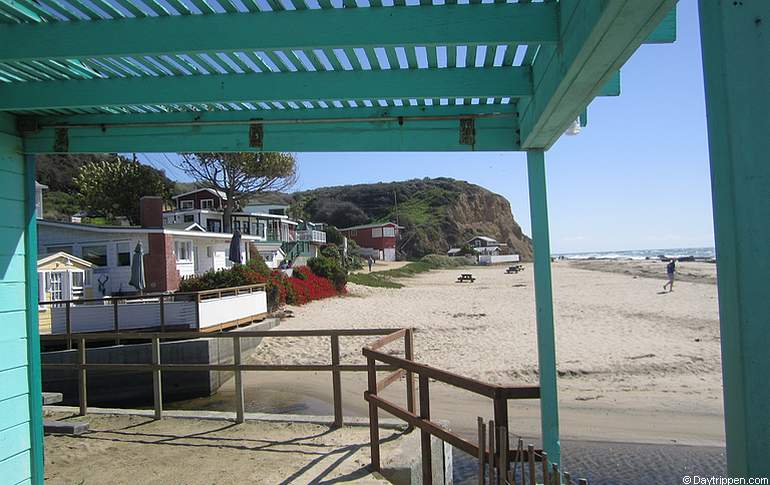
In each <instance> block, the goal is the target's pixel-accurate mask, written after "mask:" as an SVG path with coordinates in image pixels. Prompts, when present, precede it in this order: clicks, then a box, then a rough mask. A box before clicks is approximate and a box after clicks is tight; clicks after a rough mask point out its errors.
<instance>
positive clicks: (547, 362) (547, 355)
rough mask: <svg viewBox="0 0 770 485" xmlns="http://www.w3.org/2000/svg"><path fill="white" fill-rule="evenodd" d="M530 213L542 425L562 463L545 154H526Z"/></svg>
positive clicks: (552, 454) (549, 448) (552, 456)
mask: <svg viewBox="0 0 770 485" xmlns="http://www.w3.org/2000/svg"><path fill="white" fill-rule="evenodd" d="M527 173H528V175H529V213H530V219H531V221H532V243H533V246H534V262H535V265H534V266H535V306H536V314H537V358H538V366H539V372H540V426H541V432H542V435H543V449H544V450H545V451H546V452H548V459H549V460H551V462H553V463H559V462H560V458H561V456H560V453H561V444H560V443H559V396H558V393H557V389H556V343H555V338H554V331H553V295H552V292H551V248H550V244H549V236H548V202H547V198H546V190H545V153H544V152H542V151H530V152H527Z"/></svg>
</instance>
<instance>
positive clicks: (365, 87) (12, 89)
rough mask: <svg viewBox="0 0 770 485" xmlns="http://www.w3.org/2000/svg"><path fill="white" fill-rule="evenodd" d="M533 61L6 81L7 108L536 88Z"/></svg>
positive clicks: (0, 94) (483, 94) (495, 93)
mask: <svg viewBox="0 0 770 485" xmlns="http://www.w3.org/2000/svg"><path fill="white" fill-rule="evenodd" d="M531 94H532V82H531V77H530V69H529V67H528V66H521V67H490V68H475V69H392V70H376V71H375V70H371V71H328V72H282V73H258V74H255V73H252V74H239V75H225V74H221V75H209V76H164V77H142V78H136V77H134V78H118V79H91V80H79V81H43V82H25V83H21V82H19V83H0V111H31V110H43V109H62V108H91V107H101V106H130V105H136V106H140V105H152V104H187V103H190V104H199V103H238V102H244V103H257V102H270V101H303V100H328V99H369V100H379V99H386V100H388V99H410V98H418V99H421V98H474V97H478V98H487V97H492V98H494V97H513V98H518V97H521V96H529V95H531Z"/></svg>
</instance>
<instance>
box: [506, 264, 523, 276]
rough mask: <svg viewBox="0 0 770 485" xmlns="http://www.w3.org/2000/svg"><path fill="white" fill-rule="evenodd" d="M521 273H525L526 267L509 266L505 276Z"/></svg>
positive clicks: (518, 265)
mask: <svg viewBox="0 0 770 485" xmlns="http://www.w3.org/2000/svg"><path fill="white" fill-rule="evenodd" d="M519 271H524V266H522V265H520V264H517V265H515V266H508V269H506V270H505V274H516V273H518V272H519Z"/></svg>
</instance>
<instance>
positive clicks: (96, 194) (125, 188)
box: [74, 157, 174, 224]
mask: <svg viewBox="0 0 770 485" xmlns="http://www.w3.org/2000/svg"><path fill="white" fill-rule="evenodd" d="M74 182H75V186H76V187H77V190H78V192H79V197H80V200H81V201H82V204H83V206H84V207H86V208H88V209H90V210H92V211H95V212H98V213H101V214H103V215H104V216H106V217H108V218H111V219H113V218H115V217H117V216H125V217H127V218H128V220H129V221H130V222H131V223H132V224H138V223H139V199H140V198H142V197H144V196H146V195H154V196H159V197H162V198H163V199H164V200H169V199H170V198H171V193H172V190H173V188H174V184H173V182H171V181H170V180H169V179H167V178H166V176H165V174H164V173H163V172H162V171H160V170H156V169H154V168H152V167H149V166H147V165H142V164H141V163H138V162H133V161H130V160H126V159H125V158H122V157H116V158H115V159H113V160H102V161H96V162H90V163H87V164H85V165H83V166H82V167H80V170H79V171H78V174H77V175H76V176H75V179H74Z"/></svg>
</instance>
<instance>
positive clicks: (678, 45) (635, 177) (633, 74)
mask: <svg viewBox="0 0 770 485" xmlns="http://www.w3.org/2000/svg"><path fill="white" fill-rule="evenodd" d="M144 157H145V156H143V158H144ZM146 157H149V160H143V161H148V162H150V161H151V162H154V163H153V164H154V165H157V164H158V161H159V160H162V159H163V157H162V155H160V154H155V155H147V156H146ZM297 161H298V169H299V181H298V183H297V185H296V186H295V187H294V190H305V189H312V188H316V187H325V186H331V185H346V184H357V183H373V182H389V181H396V180H408V179H412V178H422V177H452V178H456V179H460V180H467V181H468V182H471V183H475V184H478V185H481V186H482V187H485V188H487V189H489V190H491V191H493V192H496V193H498V194H500V195H502V196H504V197H505V198H506V199H508V200H509V201H510V203H511V209H512V212H513V215H514V218H515V219H516V221H517V222H518V223H519V224H520V225H521V226H522V228H523V229H524V232H525V233H526V234H531V232H530V220H529V200H528V197H529V196H528V192H527V168H526V155H525V154H524V153H519V152H516V153H495V152H486V153H298V154H297ZM546 170H547V184H548V204H549V223H550V230H551V249H552V252H554V253H567V252H590V251H611V250H623V249H658V248H682V247H706V246H713V245H714V239H713V225H712V213H711V192H710V191H711V188H710V180H709V165H708V139H707V134H706V112H705V99H704V94H703V71H702V66H701V52H700V33H699V30H698V15H697V5H696V0H681V1H680V2H679V4H678V12H677V41H676V42H675V43H674V44H662V45H645V46H642V47H641V48H640V49H639V50H638V51H637V52H636V53H635V54H634V55H633V57H632V58H631V59H630V60H629V61H628V62H627V63H626V65H625V66H624V67H623V68H622V69H621V95H620V96H619V97H603V98H596V99H595V100H594V102H593V103H592V104H591V105H590V106H589V108H588V126H586V127H585V128H583V130H582V132H581V133H580V134H579V135H577V136H562V137H561V139H560V140H559V141H558V142H556V144H555V145H554V146H553V148H551V150H549V151H548V152H547V153H546ZM168 175H169V176H171V177H172V178H178V179H182V178H183V177H181V176H180V175H181V174H178V173H177V174H175V173H174V172H173V171H170V173H169V174H168Z"/></svg>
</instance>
